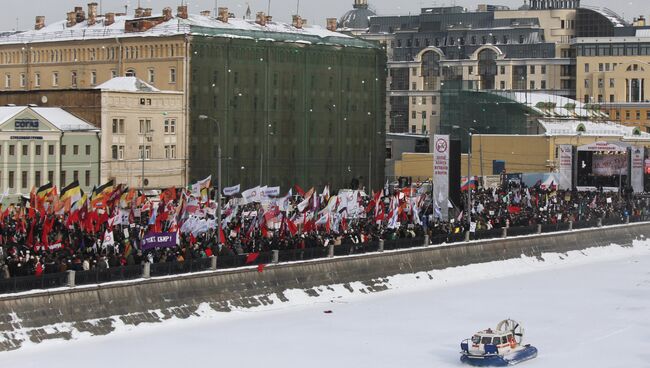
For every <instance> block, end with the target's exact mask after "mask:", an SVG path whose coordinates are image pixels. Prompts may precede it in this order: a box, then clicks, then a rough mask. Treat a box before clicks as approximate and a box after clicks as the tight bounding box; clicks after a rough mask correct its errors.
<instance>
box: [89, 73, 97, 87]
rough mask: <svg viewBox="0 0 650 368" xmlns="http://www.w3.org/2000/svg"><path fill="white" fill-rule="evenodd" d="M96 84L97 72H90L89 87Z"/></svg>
mask: <svg viewBox="0 0 650 368" xmlns="http://www.w3.org/2000/svg"><path fill="white" fill-rule="evenodd" d="M96 84H97V72H95V71H92V72H90V85H91V86H94V85H96Z"/></svg>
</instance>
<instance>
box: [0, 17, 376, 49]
mask: <svg viewBox="0 0 650 368" xmlns="http://www.w3.org/2000/svg"><path fill="white" fill-rule="evenodd" d="M153 17H162V15H160V14H158V15H154V16H153ZM146 18H148V17H146ZM146 18H134V17H133V16H128V15H126V16H125V15H116V16H115V22H114V23H113V24H110V25H106V24H107V22H106V18H105V17H104V16H98V17H97V20H96V23H95V24H93V25H89V24H88V21H87V20H84V21H82V22H79V23H76V24H74V25H72V26H70V27H68V26H67V21H66V20H62V21H58V22H55V23H51V24H48V25H46V26H45V27H43V28H41V29H39V30H29V31H26V32H21V33H8V34H0V44H23V43H37V42H57V41H70V40H92V39H114V38H116V37H119V38H127V37H152V36H158V37H163V36H174V35H187V34H191V35H197V36H199V35H209V36H219V37H232V38H250V39H264V40H268V41H293V42H296V41H303V42H306V43H317V44H334V45H342V46H356V47H375V46H374V45H373V44H371V43H369V42H365V41H362V40H358V39H355V38H353V37H350V36H347V35H344V34H342V33H337V32H332V31H329V30H327V29H325V28H322V27H320V26H316V25H315V26H304V27H302V28H297V27H294V26H292V25H291V24H286V23H281V22H275V21H268V22H267V23H266V25H264V26H262V25H260V24H257V23H256V22H255V21H254V20H250V19H239V18H229V19H228V22H222V21H220V20H218V19H216V18H214V17H210V16H205V15H196V14H188V16H187V19H184V18H180V17H172V18H171V19H170V20H168V21H166V22H165V21H163V22H161V23H160V24H157V25H155V26H153V27H151V28H150V29H147V30H145V31H140V32H134V31H130V32H128V31H126V27H125V25H126V22H127V21H128V20H131V19H146Z"/></svg>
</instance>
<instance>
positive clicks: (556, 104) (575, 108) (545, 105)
mask: <svg viewBox="0 0 650 368" xmlns="http://www.w3.org/2000/svg"><path fill="white" fill-rule="evenodd" d="M490 93H493V94H495V95H498V96H501V97H505V98H507V99H510V100H513V101H516V102H518V103H520V104H522V105H526V106H527V107H528V108H529V109H530V110H532V111H534V112H535V113H537V114H538V115H541V116H544V117H548V118H585V119H590V118H594V119H600V118H608V117H609V116H608V115H607V114H606V113H604V112H601V111H599V110H597V109H593V108H589V106H588V105H587V104H584V103H582V102H580V101H576V100H573V99H570V98H567V97H563V96H558V95H550V94H547V93H536V92H499V91H492V92H490Z"/></svg>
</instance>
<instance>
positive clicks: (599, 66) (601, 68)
mask: <svg viewBox="0 0 650 368" xmlns="http://www.w3.org/2000/svg"><path fill="white" fill-rule="evenodd" d="M598 71H599V72H603V71H605V65H603V63H598Z"/></svg>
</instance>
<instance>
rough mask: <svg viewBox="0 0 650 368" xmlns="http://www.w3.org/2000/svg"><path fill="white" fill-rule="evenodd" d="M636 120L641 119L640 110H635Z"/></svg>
mask: <svg viewBox="0 0 650 368" xmlns="http://www.w3.org/2000/svg"><path fill="white" fill-rule="evenodd" d="M636 120H641V110H636Z"/></svg>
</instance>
